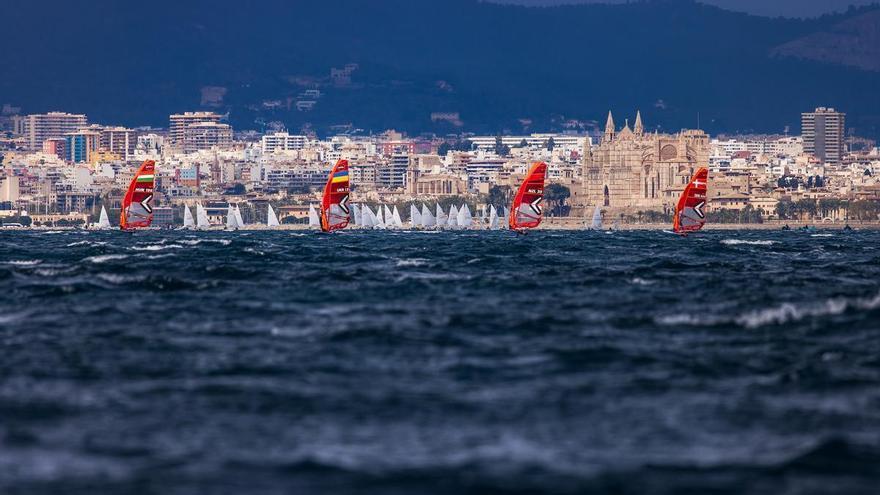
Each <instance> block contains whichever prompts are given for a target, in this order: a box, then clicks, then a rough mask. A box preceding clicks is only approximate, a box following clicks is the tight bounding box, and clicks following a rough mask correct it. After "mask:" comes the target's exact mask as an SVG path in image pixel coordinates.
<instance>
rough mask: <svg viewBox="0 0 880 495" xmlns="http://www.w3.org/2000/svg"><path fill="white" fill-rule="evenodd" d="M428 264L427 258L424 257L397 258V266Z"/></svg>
mask: <svg viewBox="0 0 880 495" xmlns="http://www.w3.org/2000/svg"><path fill="white" fill-rule="evenodd" d="M427 264H428V260H426V259H424V258H408V259H402V260H397V263H396V265H397V266H425V265H427Z"/></svg>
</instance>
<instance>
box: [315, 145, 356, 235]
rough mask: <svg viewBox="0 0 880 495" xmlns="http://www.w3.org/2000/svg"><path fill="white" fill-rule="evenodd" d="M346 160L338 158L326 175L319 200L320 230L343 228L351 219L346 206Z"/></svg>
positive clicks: (347, 185)
mask: <svg viewBox="0 0 880 495" xmlns="http://www.w3.org/2000/svg"><path fill="white" fill-rule="evenodd" d="M350 184H351V182H350V180H349V177H348V160H339V161H338V162H336V165H335V166H333V170H331V171H330V176H329V177H327V185H325V186H324V199H323V200H321V230H322V231H323V232H333V231H334V230H340V229H344V228H345V227H347V226H348V222H349V221H351V209H350V208H349V207H348V193H349V185H350Z"/></svg>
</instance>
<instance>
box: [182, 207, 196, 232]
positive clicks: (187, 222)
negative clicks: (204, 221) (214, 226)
mask: <svg viewBox="0 0 880 495" xmlns="http://www.w3.org/2000/svg"><path fill="white" fill-rule="evenodd" d="M195 226H196V222H195V221H194V220H193V214H192V211H190V209H189V206H186V205H183V227H184V228H186V229H191V228H193V227H195Z"/></svg>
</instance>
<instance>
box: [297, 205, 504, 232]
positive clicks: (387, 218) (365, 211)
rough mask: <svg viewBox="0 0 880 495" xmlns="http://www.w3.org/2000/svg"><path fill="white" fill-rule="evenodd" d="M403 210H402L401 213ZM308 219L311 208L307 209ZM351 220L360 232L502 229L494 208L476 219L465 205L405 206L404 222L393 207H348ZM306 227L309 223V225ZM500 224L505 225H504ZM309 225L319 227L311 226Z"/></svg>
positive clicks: (398, 211) (395, 207) (491, 207)
mask: <svg viewBox="0 0 880 495" xmlns="http://www.w3.org/2000/svg"><path fill="white" fill-rule="evenodd" d="M404 211H406V210H404ZM310 217H311V209H310ZM351 221H352V223H353V224H354V225H356V226H358V227H360V228H362V229H378V230H393V229H403V228H409V229H414V230H421V229H434V230H458V229H462V230H464V229H491V230H498V229H500V228H501V226H502V222H500V217H499V215H498V211H497V210H496V209H495V207H494V206H490V207H489V209H488V210H484V211H483V214H482V215H481V216H479V217H478V218H476V219H475V218H474V215H473V213H471V208H470V206H468V205H467V204H463V205H461V206H455V205H451V206H450V207H449V210H445V209H444V208H443V207H442V206H441V205H440V204H437V205H435V206H434V208H433V213H432V209H431V208H428V206H427V205H426V204H422V205H421V208H420V207H419V206H417V205H415V204H411V205H410V207H409V220H408V221H407V222H404V221H403V219H402V218H401V215H400V210H398V208H397V206H393V207H389V206H387V205H379V206H377V207H376V210H375V211H373V208H371V207H370V206H369V205H352V212H351ZM310 225H312V224H311V222H310ZM503 225H506V222H504V224H503ZM313 226H319V224H315V225H313Z"/></svg>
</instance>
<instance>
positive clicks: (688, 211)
mask: <svg viewBox="0 0 880 495" xmlns="http://www.w3.org/2000/svg"><path fill="white" fill-rule="evenodd" d="M708 181H709V171H708V170H707V169H706V168H704V167H701V168H699V169H698V170H697V173H695V174H694V177H693V179H691V182H690V183H689V184H688V185H687V187H685V188H684V191H682V193H681V199H679V200H678V206H677V207H676V208H675V218H674V220H673V222H674V223H673V225H672V230H673V231H675V232H676V233H679V234H687V233H688V232H696V231H698V230H700V229H701V228H703V225H704V224H705V223H706V185H707V183H708Z"/></svg>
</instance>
